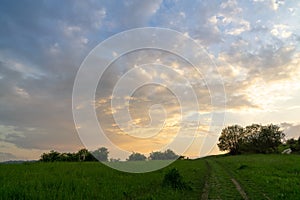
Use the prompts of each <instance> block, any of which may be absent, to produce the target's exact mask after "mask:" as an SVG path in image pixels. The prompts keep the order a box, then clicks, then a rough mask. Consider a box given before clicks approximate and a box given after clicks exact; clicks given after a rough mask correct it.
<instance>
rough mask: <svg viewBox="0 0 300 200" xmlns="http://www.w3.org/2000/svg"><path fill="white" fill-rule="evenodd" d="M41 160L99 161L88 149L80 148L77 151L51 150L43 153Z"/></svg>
mask: <svg viewBox="0 0 300 200" xmlns="http://www.w3.org/2000/svg"><path fill="white" fill-rule="evenodd" d="M40 161H42V162H54V161H65V162H76V161H97V159H96V158H95V157H94V156H93V155H92V153H91V152H90V151H88V150H87V149H80V150H79V151H78V152H77V153H59V152H57V151H54V150H51V151H50V152H49V153H43V154H42V155H41V158H40Z"/></svg>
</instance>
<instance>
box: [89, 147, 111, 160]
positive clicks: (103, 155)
mask: <svg viewBox="0 0 300 200" xmlns="http://www.w3.org/2000/svg"><path fill="white" fill-rule="evenodd" d="M92 154H93V155H94V157H95V158H96V159H97V160H99V161H101V162H106V161H108V154H109V152H108V149H107V148H105V147H101V148H99V149H97V150H96V151H93V152H92Z"/></svg>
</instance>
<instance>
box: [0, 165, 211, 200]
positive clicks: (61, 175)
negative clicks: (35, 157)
mask: <svg viewBox="0 0 300 200" xmlns="http://www.w3.org/2000/svg"><path fill="white" fill-rule="evenodd" d="M172 167H176V168H177V169H178V170H179V172H180V174H181V175H182V176H183V179H184V181H185V182H187V184H189V186H190V187H191V188H192V189H191V190H186V191H185V190H184V191H182V190H173V189H172V188H167V187H162V181H163V178H164V174H165V173H166V172H167V171H168V170H169V169H170V168H172ZM205 170H206V168H205V164H204V162H201V161H200V162H199V161H178V162H176V163H175V165H170V166H168V167H167V168H164V169H162V170H159V171H155V172H151V173H144V174H130V173H125V172H119V171H116V170H113V169H111V168H109V167H107V166H105V165H103V164H101V163H92V162H91V163H63V162H56V163H29V164H11V165H0V196H1V197H0V198H1V199H185V198H186V197H190V199H197V197H198V196H199V190H200V189H201V187H202V185H203V180H204V176H205Z"/></svg>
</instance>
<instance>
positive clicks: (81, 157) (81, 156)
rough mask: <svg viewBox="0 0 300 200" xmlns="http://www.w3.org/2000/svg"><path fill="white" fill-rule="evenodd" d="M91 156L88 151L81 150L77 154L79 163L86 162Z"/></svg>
mask: <svg viewBox="0 0 300 200" xmlns="http://www.w3.org/2000/svg"><path fill="white" fill-rule="evenodd" d="M88 155H89V151H88V150H87V149H80V150H79V151H78V152H77V157H78V160H79V161H85V160H86V158H87V157H88Z"/></svg>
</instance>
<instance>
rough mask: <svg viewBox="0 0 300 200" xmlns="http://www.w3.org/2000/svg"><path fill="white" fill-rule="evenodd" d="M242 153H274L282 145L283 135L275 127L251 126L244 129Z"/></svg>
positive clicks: (271, 125) (278, 128)
mask: <svg viewBox="0 0 300 200" xmlns="http://www.w3.org/2000/svg"><path fill="white" fill-rule="evenodd" d="M244 135H245V138H244V140H243V151H246V152H253V153H275V152H277V149H278V146H279V145H280V144H281V143H282V139H283V138H284V136H285V135H284V133H283V132H282V131H281V130H280V127H279V126H277V125H273V124H270V125H266V126H263V125H259V124H252V125H251V126H247V127H246V128H245V134H244Z"/></svg>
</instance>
